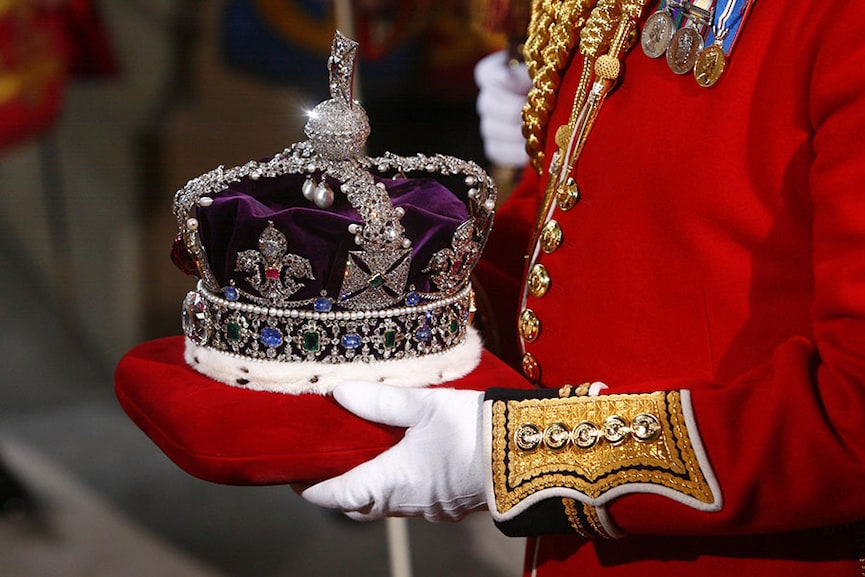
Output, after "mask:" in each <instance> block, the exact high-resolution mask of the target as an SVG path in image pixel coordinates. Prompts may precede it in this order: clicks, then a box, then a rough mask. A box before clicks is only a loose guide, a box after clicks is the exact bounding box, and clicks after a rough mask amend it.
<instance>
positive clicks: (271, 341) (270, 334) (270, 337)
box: [261, 327, 282, 348]
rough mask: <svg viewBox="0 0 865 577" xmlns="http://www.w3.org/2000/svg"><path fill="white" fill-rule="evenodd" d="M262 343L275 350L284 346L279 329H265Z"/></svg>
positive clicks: (262, 333) (262, 334)
mask: <svg viewBox="0 0 865 577" xmlns="http://www.w3.org/2000/svg"><path fill="white" fill-rule="evenodd" d="M261 342H262V343H264V346H266V347H270V348H275V347H278V346H279V345H281V344H282V333H281V332H280V331H279V329H273V328H270V327H268V328H265V329H261Z"/></svg>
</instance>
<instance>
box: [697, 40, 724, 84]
mask: <svg viewBox="0 0 865 577" xmlns="http://www.w3.org/2000/svg"><path fill="white" fill-rule="evenodd" d="M726 66H727V56H726V55H725V54H724V49H723V48H722V47H721V46H720V45H718V44H712V45H711V46H708V47H706V48H705V49H704V50H703V51H702V52H700V54H699V55H698V56H697V62H696V63H695V64H694V78H695V79H696V80H697V84H699V85H700V86H702V87H703V88H709V87H710V86H714V85H715V83H716V82H718V79H719V78H721V75H722V74H723V73H724V68H726Z"/></svg>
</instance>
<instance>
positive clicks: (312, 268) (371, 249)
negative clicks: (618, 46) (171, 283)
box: [174, 33, 496, 393]
mask: <svg viewBox="0 0 865 577" xmlns="http://www.w3.org/2000/svg"><path fill="white" fill-rule="evenodd" d="M356 51H357V43H355V42H353V41H352V40H349V39H348V38H346V37H345V36H343V35H342V34H340V33H337V34H336V36H335V38H334V41H333V48H332V53H331V56H330V59H329V61H328V70H329V75H330V94H331V99H330V100H327V101H325V102H322V103H321V104H319V105H318V106H316V107H315V109H313V110H312V111H311V112H310V113H309V120H308V122H307V124H306V128H305V133H306V135H307V136H308V140H306V141H304V142H300V143H298V144H295V145H293V146H291V147H290V148H288V149H286V150H284V151H283V152H280V153H278V154H276V155H274V156H273V157H272V158H270V159H267V160H264V161H260V162H249V163H247V164H245V165H243V166H239V167H235V168H231V169H225V168H223V167H220V168H217V169H216V170H214V171H211V172H209V173H207V174H204V175H202V176H199V177H198V178H195V179H193V180H191V181H190V182H189V183H188V184H187V185H186V186H185V187H184V188H182V189H181V190H180V191H178V192H177V195H176V197H175V203H174V212H175V216H176V217H177V220H178V225H179V228H180V233H179V235H178V237H177V239H176V243H175V247H174V257H175V258H174V260H175V262H176V263H178V264H179V266H180V267H181V268H182V269H183V270H184V271H186V272H188V273H190V274H192V275H194V276H195V277H197V278H198V279H199V282H198V286H197V287H196V289H195V290H194V291H191V292H190V293H189V294H188V295H187V297H186V299H185V302H184V305H183V328H184V333H185V334H186V337H187V339H188V341H187V347H186V360H187V362H189V364H190V365H191V366H192V367H193V368H195V369H196V370H198V371H200V372H202V373H204V374H206V375H208V376H210V377H212V378H214V379H216V380H219V381H220V382H224V383H226V384H229V385H234V386H242V387H248V388H253V389H260V390H271V391H279V392H289V393H300V392H327V391H328V390H329V389H330V388H331V387H332V386H333V385H334V384H336V383H338V382H340V381H344V380H346V379H375V380H379V381H384V382H388V383H392V384H405V385H422V384H433V383H439V382H443V381H447V380H451V379H453V378H457V377H460V376H463V375H464V374H466V373H467V372H469V371H470V370H471V369H473V368H474V366H475V365H476V364H477V362H478V359H479V356H480V351H481V344H480V340H479V338H478V336H477V335H476V334H475V332H474V329H473V328H472V327H471V326H470V323H469V320H470V318H471V312H472V308H473V294H472V288H471V282H470V274H471V272H472V268H473V267H474V264H475V263H476V261H477V259H478V258H479V256H480V254H481V250H482V249H483V245H484V242H485V240H486V237H487V235H488V233H489V230H490V226H491V224H492V217H493V210H494V207H495V195H496V188H495V184H494V183H493V181H492V179H491V178H490V177H489V176H487V174H486V173H485V172H484V171H483V170H482V169H481V168H480V167H479V166H478V165H477V164H475V163H473V162H467V161H463V160H460V159H457V158H454V157H450V156H444V155H433V156H427V155H416V156H410V157H402V156H397V155H394V154H389V153H386V154H385V155H383V156H380V157H377V158H369V157H365V156H362V152H363V149H364V146H365V142H366V138H367V136H368V135H369V131H370V128H369V122H368V120H367V115H366V113H365V112H364V110H363V108H362V107H361V106H360V104H358V103H357V102H355V101H354V100H353V98H352V77H353V71H354V62H355V54H356ZM448 181H450V182H448ZM454 181H456V183H455V184H454ZM446 184H447V185H450V186H451V187H452V188H453V190H452V189H451V188H448V186H446Z"/></svg>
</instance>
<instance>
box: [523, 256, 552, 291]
mask: <svg viewBox="0 0 865 577" xmlns="http://www.w3.org/2000/svg"><path fill="white" fill-rule="evenodd" d="M550 282H551V279H550V273H549V272H547V267H545V266H544V265H542V264H541V263H536V264H535V265H534V266H533V267H532V270H531V271H529V279H528V285H529V294H530V295H532V296H533V297H535V298H541V297H542V296H544V295H545V294H547V291H548V290H550Z"/></svg>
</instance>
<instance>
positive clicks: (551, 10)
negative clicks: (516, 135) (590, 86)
mask: <svg viewBox="0 0 865 577" xmlns="http://www.w3.org/2000/svg"><path fill="white" fill-rule="evenodd" d="M594 4H595V0H563V1H562V0H534V2H533V5H532V17H531V20H530V22H529V30H528V39H527V40H526V44H525V48H524V53H523V55H524V57H525V60H526V66H527V68H528V71H529V75H530V76H531V77H532V89H531V90H530V91H529V94H528V100H527V102H526V106H525V108H524V109H523V135H524V136H525V137H526V150H527V151H528V154H529V158H530V159H531V162H532V166H533V167H534V168H535V170H537V171H538V172H540V171H541V170H542V167H543V160H544V152H543V146H544V140H546V132H547V126H548V124H549V116H550V113H551V112H552V110H553V108H554V107H555V105H556V98H557V95H558V90H559V85H560V84H561V82H562V79H561V72H562V71H563V70H564V69H565V67H566V66H567V65H568V62H569V61H570V59H571V57H572V55H573V52H574V49H575V48H576V46H577V39H578V36H577V34H575V33H574V32H575V31H576V30H579V29H580V28H581V27H582V26H583V25H584V24H585V23H586V18H587V16H588V14H589V11H590V10H591V9H592V7H593V6H594Z"/></svg>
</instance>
